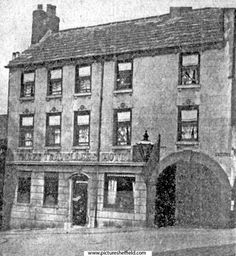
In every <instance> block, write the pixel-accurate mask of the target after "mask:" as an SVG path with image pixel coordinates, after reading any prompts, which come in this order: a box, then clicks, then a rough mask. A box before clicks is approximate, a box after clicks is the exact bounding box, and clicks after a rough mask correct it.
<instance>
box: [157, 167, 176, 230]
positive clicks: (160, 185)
mask: <svg viewBox="0 0 236 256" xmlns="http://www.w3.org/2000/svg"><path fill="white" fill-rule="evenodd" d="M175 175H176V165H172V166H168V167H167V168H166V169H165V170H164V171H163V172H162V173H161V174H160V175H159V177H158V179H157V186H156V193H157V194H156V206H155V207H156V215H155V224H156V225H157V226H158V227H166V226H173V225H174V224H175V184H176V182H175Z"/></svg>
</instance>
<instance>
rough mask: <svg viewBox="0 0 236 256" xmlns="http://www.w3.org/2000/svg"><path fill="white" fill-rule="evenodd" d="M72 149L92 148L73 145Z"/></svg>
mask: <svg viewBox="0 0 236 256" xmlns="http://www.w3.org/2000/svg"><path fill="white" fill-rule="evenodd" d="M72 149H73V150H77V149H78V150H79V149H90V147H89V146H73V147H72Z"/></svg>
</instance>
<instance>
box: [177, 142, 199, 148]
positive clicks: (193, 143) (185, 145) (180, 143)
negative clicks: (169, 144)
mask: <svg viewBox="0 0 236 256" xmlns="http://www.w3.org/2000/svg"><path fill="white" fill-rule="evenodd" d="M199 144H200V143H199V141H177V142H176V145H177V147H179V146H180V147H193V146H199Z"/></svg>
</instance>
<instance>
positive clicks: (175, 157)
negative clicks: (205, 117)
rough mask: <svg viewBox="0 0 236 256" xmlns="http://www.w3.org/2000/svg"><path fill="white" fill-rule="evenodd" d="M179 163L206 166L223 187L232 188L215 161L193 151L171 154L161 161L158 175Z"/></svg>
mask: <svg viewBox="0 0 236 256" xmlns="http://www.w3.org/2000/svg"><path fill="white" fill-rule="evenodd" d="M179 161H185V162H191V161H193V162H195V163H199V164H202V165H204V166H206V167H207V168H208V169H210V170H212V171H213V172H214V174H215V175H216V177H217V178H218V179H219V181H220V183H221V185H223V186H225V187H226V188H229V189H230V188H231V185H230V182H229V179H228V176H227V174H226V173H225V171H224V169H223V168H222V167H221V166H220V164H219V163H217V162H216V161H215V160H214V159H212V158H211V157H210V156H208V155H207V154H205V153H202V152H196V151H192V150H184V151H179V152H174V153H171V154H170V155H168V156H166V157H165V158H164V159H162V160H161V161H160V168H159V173H158V175H159V174H160V173H161V172H162V171H163V170H164V169H165V168H166V167H168V166H170V165H173V164H175V163H177V162H179Z"/></svg>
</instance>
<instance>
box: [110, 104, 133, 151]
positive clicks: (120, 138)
mask: <svg viewBox="0 0 236 256" xmlns="http://www.w3.org/2000/svg"><path fill="white" fill-rule="evenodd" d="M114 144H115V145H117V146H126V145H131V110H130V109H128V110H115V113H114Z"/></svg>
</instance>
